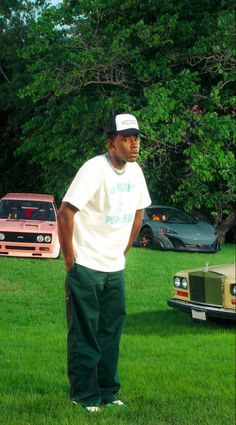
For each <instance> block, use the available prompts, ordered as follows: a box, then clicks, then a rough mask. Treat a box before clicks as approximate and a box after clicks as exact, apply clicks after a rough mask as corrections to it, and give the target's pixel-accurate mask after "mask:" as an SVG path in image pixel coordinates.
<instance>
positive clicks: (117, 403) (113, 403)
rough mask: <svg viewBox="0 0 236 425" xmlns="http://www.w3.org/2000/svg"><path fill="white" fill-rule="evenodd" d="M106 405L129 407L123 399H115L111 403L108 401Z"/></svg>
mask: <svg viewBox="0 0 236 425" xmlns="http://www.w3.org/2000/svg"><path fill="white" fill-rule="evenodd" d="M105 406H107V407H113V406H114V407H128V406H127V404H125V403H123V401H121V400H114V401H112V402H111V403H106V404H105Z"/></svg>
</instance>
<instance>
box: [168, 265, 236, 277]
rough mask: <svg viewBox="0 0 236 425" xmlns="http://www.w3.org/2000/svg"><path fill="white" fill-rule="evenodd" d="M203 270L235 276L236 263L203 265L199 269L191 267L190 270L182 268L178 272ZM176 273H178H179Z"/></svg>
mask: <svg viewBox="0 0 236 425" xmlns="http://www.w3.org/2000/svg"><path fill="white" fill-rule="evenodd" d="M202 271H208V272H213V273H216V274H220V275H222V276H230V277H231V276H232V277H234V276H235V264H218V265H216V266H206V265H205V266H203V267H200V268H197V269H190V270H181V271H180V272H178V273H183V272H185V273H186V272H187V273H192V272H202ZM178 273H176V274H178Z"/></svg>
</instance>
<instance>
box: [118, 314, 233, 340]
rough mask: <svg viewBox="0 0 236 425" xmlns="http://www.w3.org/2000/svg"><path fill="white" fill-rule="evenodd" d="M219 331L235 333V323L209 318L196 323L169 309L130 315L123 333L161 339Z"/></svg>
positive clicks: (188, 316)
mask: <svg viewBox="0 0 236 425" xmlns="http://www.w3.org/2000/svg"><path fill="white" fill-rule="evenodd" d="M219 329H221V330H225V331H227V330H229V331H230V330H232V331H233V332H234V331H235V323H234V322H232V321H227V320H218V319H211V318H209V319H208V321H206V322H205V321H197V320H193V319H192V318H191V315H190V314H188V313H184V312H180V311H177V310H176V311H175V310H171V309H166V310H160V311H147V312H140V313H135V314H130V315H128V316H127V318H126V325H125V329H124V333H125V334H127V335H148V334H158V335H159V336H161V337H168V336H171V335H177V334H185V333H189V332H192V333H197V334H201V333H204V334H206V333H208V332H209V333H212V332H214V331H216V332H218V331H219Z"/></svg>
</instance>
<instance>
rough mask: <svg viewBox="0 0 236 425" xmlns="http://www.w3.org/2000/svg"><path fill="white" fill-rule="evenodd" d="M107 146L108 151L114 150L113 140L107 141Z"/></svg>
mask: <svg viewBox="0 0 236 425" xmlns="http://www.w3.org/2000/svg"><path fill="white" fill-rule="evenodd" d="M107 146H108V149H112V150H114V149H115V148H114V140H113V139H107Z"/></svg>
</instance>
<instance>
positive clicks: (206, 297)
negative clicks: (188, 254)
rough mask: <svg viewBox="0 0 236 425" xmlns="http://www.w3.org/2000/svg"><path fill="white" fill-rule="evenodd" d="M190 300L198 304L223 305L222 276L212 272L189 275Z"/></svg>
mask: <svg viewBox="0 0 236 425" xmlns="http://www.w3.org/2000/svg"><path fill="white" fill-rule="evenodd" d="M189 286H190V300H191V301H193V302H196V303H200V304H209V305H216V306H222V305H223V281H222V276H219V275H218V274H216V273H212V272H193V273H190V274H189Z"/></svg>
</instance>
